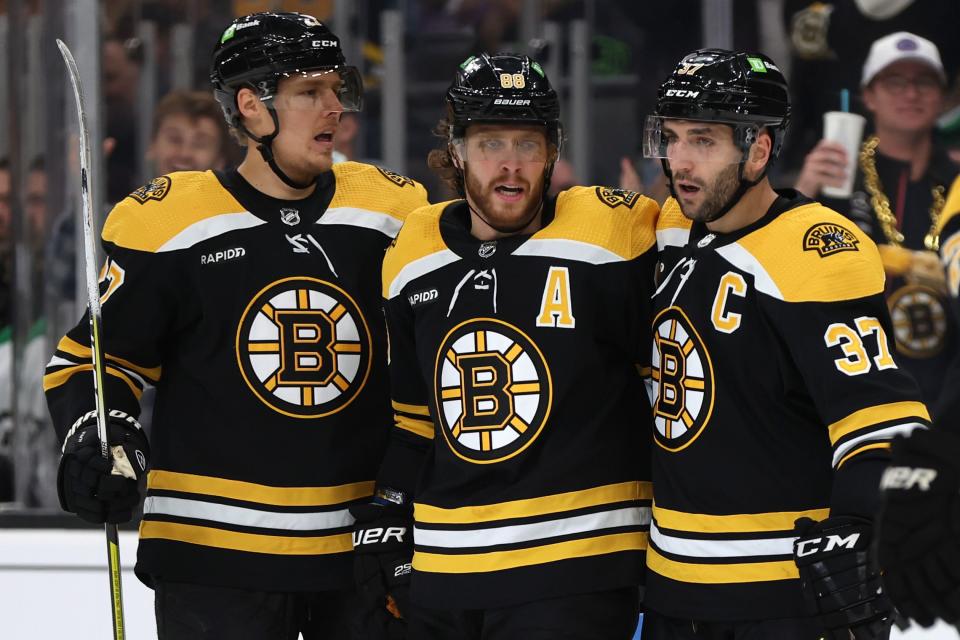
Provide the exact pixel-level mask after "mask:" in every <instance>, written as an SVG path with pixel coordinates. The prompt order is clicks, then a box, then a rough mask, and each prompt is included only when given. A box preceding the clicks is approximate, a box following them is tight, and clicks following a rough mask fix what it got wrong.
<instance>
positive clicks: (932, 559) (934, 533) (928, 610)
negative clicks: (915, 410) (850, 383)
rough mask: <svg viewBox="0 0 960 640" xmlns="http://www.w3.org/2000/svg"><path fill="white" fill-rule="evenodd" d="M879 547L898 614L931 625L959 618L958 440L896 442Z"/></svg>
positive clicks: (936, 435)
mask: <svg viewBox="0 0 960 640" xmlns="http://www.w3.org/2000/svg"><path fill="white" fill-rule="evenodd" d="M880 488H881V489H883V496H884V504H883V506H882V508H881V512H880V517H879V519H878V524H879V528H878V531H877V537H878V540H877V551H878V556H879V560H880V567H881V568H882V570H883V581H884V585H885V587H886V589H887V592H888V593H889V594H890V598H891V599H892V600H893V602H894V603H895V604H896V605H897V609H899V611H900V613H902V614H903V615H904V616H907V617H908V618H912V619H914V620H916V621H917V622H918V623H919V624H920V625H922V626H924V627H929V626H930V625H932V624H933V623H934V621H935V620H936V618H941V619H943V620H944V621H946V622H949V623H951V624H957V623H958V622H960V437H958V436H957V435H955V434H952V433H948V432H945V431H943V430H937V429H930V430H926V429H924V430H918V431H914V432H913V434H912V435H911V436H910V437H909V438H903V437H900V438H896V439H895V440H894V441H893V461H892V462H891V464H890V467H889V468H888V469H887V470H886V471H885V472H884V474H883V479H882V480H881V482H880Z"/></svg>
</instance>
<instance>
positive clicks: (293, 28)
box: [210, 12, 363, 189]
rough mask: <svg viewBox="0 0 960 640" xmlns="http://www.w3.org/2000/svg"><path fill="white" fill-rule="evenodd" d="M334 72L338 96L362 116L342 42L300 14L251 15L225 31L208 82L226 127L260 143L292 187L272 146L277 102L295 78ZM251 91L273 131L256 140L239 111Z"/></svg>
mask: <svg viewBox="0 0 960 640" xmlns="http://www.w3.org/2000/svg"><path fill="white" fill-rule="evenodd" d="M329 72H335V73H337V74H339V76H340V79H341V87H340V90H339V93H338V95H337V97H338V99H339V100H340V104H341V105H342V106H343V110H344V111H359V110H360V108H361V106H362V100H363V83H362V80H361V78H360V73H359V72H358V71H357V69H356V68H355V67H351V66H347V64H346V61H345V60H344V57H343V51H342V50H341V48H340V39H339V38H337V36H336V35H334V33H333V32H332V31H330V29H328V28H327V26H326V25H324V24H323V23H322V22H320V21H319V20H317V19H316V18H314V17H313V16H310V15H306V14H302V13H281V12H265V13H253V14H250V15H247V16H243V17H241V18H237V19H235V20H234V21H233V22H231V23H230V26H228V27H227V28H226V30H225V31H224V32H223V35H221V36H220V40H219V41H218V42H217V44H216V46H215V47H214V50H213V63H212V65H211V70H210V83H211V84H212V85H213V94H214V97H215V98H216V99H217V102H219V103H220V107H221V108H222V109H223V115H224V118H226V121H227V124H228V125H230V126H231V127H235V128H237V129H239V130H241V131H243V132H244V133H245V134H246V135H247V136H248V137H250V138H251V139H253V140H254V141H256V142H257V143H258V144H259V150H260V153H261V154H263V157H264V160H266V161H267V163H268V164H269V165H270V167H271V168H272V169H273V171H274V173H276V174H277V175H278V176H279V177H280V179H281V180H283V181H284V182H285V183H286V184H288V185H290V186H292V187H294V188H298V189H300V188H305V187H307V186H309V185H302V184H297V183H295V182H293V181H292V180H291V179H290V178H289V177H288V176H287V175H286V174H284V173H283V171H281V170H280V168H279V167H278V166H277V164H276V161H275V160H274V158H273V152H272V150H271V148H270V144H271V142H272V141H273V139H274V138H275V137H276V136H277V134H278V133H279V131H280V121H279V119H278V118H277V111H276V108H275V106H274V104H273V100H274V98H275V97H276V94H277V86H278V85H279V83H280V80H282V79H284V78H289V77H295V76H311V75H314V74H316V73H329ZM244 87H247V88H250V89H252V90H254V91H256V92H257V95H258V96H259V97H260V99H261V100H262V101H263V102H264V104H265V105H266V106H267V109H268V110H269V112H270V116H271V117H272V118H273V123H274V131H273V133H271V134H268V135H266V136H262V137H257V136H255V135H253V134H251V133H250V131H248V130H247V129H246V127H245V126H244V125H243V120H242V118H241V116H240V111H239V109H238V107H237V92H238V91H239V90H240V89H241V88H244Z"/></svg>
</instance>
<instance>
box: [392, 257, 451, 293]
mask: <svg viewBox="0 0 960 640" xmlns="http://www.w3.org/2000/svg"><path fill="white" fill-rule="evenodd" d="M459 259H460V256H458V255H457V254H455V253H454V252H453V251H450V249H443V250H441V251H437V252H436V253H431V254H429V255H426V256H423V257H422V258H417V259H416V260H414V261H413V262H408V263H407V264H406V265H404V267H403V269H400V272H399V273H398V274H397V275H396V277H394V279H393V282H391V283H390V288H389V289H388V290H387V292H388V296H387V297H388V298H389V299H390V300H393V299H394V298H396V297H397V296H398V295H400V292H401V291H403V288H404V287H405V286H407V284H408V283H410V282H412V281H414V280H416V279H417V278H419V277H421V276H425V275H427V274H428V273H430V272H431V271H436V270H437V269H441V268H443V267H445V266H447V265H448V264H452V263H454V262H456V261H457V260H459Z"/></svg>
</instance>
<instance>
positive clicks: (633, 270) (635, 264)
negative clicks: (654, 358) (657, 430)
mask: <svg viewBox="0 0 960 640" xmlns="http://www.w3.org/2000/svg"><path fill="white" fill-rule="evenodd" d="M636 208H637V209H638V211H637V212H636V220H635V222H634V226H633V230H632V231H633V242H632V245H633V246H632V251H631V254H632V258H631V260H630V263H629V264H630V275H631V278H632V281H633V287H632V289H631V290H632V291H634V292H636V293H637V295H635V296H634V300H635V302H634V304H635V305H636V309H635V310H634V316H633V317H632V318H631V325H632V326H635V327H637V328H638V331H637V340H638V342H637V345H636V350H635V353H636V354H637V355H636V358H637V360H636V362H637V369H638V370H639V372H640V375H641V376H642V377H643V379H644V380H647V379H648V378H649V377H650V367H651V364H650V358H651V355H652V351H651V349H650V345H651V344H653V333H652V328H651V326H650V319H651V318H652V317H653V296H652V294H653V291H654V282H655V274H656V269H657V220H658V217H659V213H660V207H659V206H658V205H657V203H656V202H655V201H653V200H651V199H649V198H643V200H642V202H641V204H639V205H637V207H636Z"/></svg>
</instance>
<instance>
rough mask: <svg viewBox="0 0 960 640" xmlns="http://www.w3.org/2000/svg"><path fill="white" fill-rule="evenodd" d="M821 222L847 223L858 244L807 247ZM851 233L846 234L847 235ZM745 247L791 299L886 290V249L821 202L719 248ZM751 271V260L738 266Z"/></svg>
mask: <svg viewBox="0 0 960 640" xmlns="http://www.w3.org/2000/svg"><path fill="white" fill-rule="evenodd" d="M818 226H830V227H833V228H837V227H839V228H842V229H843V230H845V231H846V232H847V234H848V236H849V237H851V238H855V240H856V242H855V244H854V246H853V248H850V249H849V250H843V251H836V252H832V253H828V254H825V255H821V253H820V251H817V250H811V249H810V248H809V247H805V245H804V239H805V238H806V236H807V233H808V232H809V231H811V230H812V229H814V228H816V227H818ZM847 234H845V235H847ZM735 246H739V247H740V248H742V249H743V251H744V253H745V255H743V256H742V257H743V258H744V259H747V260H749V259H750V258H752V259H753V260H754V261H755V263H756V265H758V266H759V268H761V269H762V270H763V271H764V272H765V273H766V274H768V275H769V277H770V278H771V279H772V280H773V282H774V284H775V285H776V288H777V289H778V290H779V292H780V295H781V296H782V298H781V299H783V300H785V301H787V302H836V301H841V300H854V299H857V298H864V297H867V296H871V295H875V294H878V293H881V292H882V291H883V286H884V272H883V263H882V261H881V260H880V253H879V252H878V251H877V247H876V245H875V244H874V243H873V241H872V240H870V238H869V237H868V236H867V235H866V234H865V233H864V232H863V231H862V230H861V229H860V228H859V227H858V226H857V225H855V224H854V223H852V222H850V220H848V219H847V218H845V217H843V216H841V215H840V214H839V213H837V212H835V211H833V210H831V209H828V208H826V207H824V206H823V205H821V204H820V203H817V202H813V203H810V204H805V205H802V206H799V207H797V208H795V209H791V210H789V211H786V212H784V213H782V214H780V215H779V216H777V218H776V219H775V220H773V221H772V222H770V223H769V224H767V225H765V226H763V227H761V228H759V229H757V230H755V231H753V232H751V233H748V234H747V235H745V236H743V237H742V238H740V239H739V240H738V241H737V242H736V243H734V244H733V245H729V246H727V247H722V248H721V249H720V250H718V252H719V253H721V255H724V257H725V258H727V259H728V260H730V258H729V257H728V256H727V255H725V251H732V250H733V249H732V248H733V247H735ZM736 266H738V268H741V269H742V270H747V271H749V267H748V265H739V264H738V265H736Z"/></svg>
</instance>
